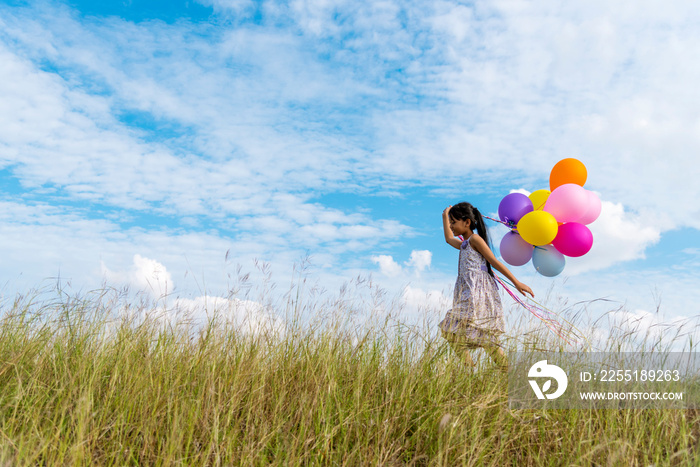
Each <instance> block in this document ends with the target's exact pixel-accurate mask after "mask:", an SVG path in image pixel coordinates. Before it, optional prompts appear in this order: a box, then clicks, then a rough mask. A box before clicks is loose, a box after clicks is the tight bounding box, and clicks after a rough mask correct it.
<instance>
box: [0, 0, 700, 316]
mask: <svg viewBox="0 0 700 467" xmlns="http://www.w3.org/2000/svg"><path fill="white" fill-rule="evenodd" d="M686 3H687V2H674V3H671V4H665V5H659V4H657V2H651V1H648V2H646V1H641V2H640V1H635V2H632V1H628V2H615V4H614V5H609V4H608V3H606V2H602V1H600V2H597V1H596V2H586V3H585V4H578V2H577V4H573V5H572V4H568V3H565V2H539V1H533V2H508V1H488V2H486V1H483V2H481V1H477V2H459V1H398V0H386V1H374V2H363V1H350V0H290V1H279V0H267V1H259V2H255V1H252V0H211V1H208V0H201V1H194V0H193V1H187V2H174V1H173V2H171V1H167V2H166V1H157V2H153V1H149V2H146V1H138V0H133V1H108V2H82V1H73V2H60V1H39V2H32V1H29V2H18V1H10V2H4V3H0V63H2V67H0V180H1V181H2V192H0V203H2V209H0V238H2V242H1V245H0V257H2V261H1V262H0V272H2V277H3V283H4V289H3V294H4V295H5V296H13V294H15V293H17V292H21V291H24V290H27V289H28V288H31V287H36V286H38V285H40V284H42V283H43V282H45V281H46V280H47V279H48V278H52V277H55V276H57V275H59V274H60V275H61V277H63V278H66V279H67V280H70V282H71V284H72V286H73V287H75V288H76V289H79V290H85V289H90V288H92V287H96V286H99V285H100V284H101V283H103V282H104V281H107V282H109V283H119V284H122V283H125V284H127V285H130V286H132V287H134V288H138V287H140V286H145V287H150V288H151V289H152V284H153V283H154V281H155V282H157V281H158V280H164V281H165V282H166V285H167V287H166V288H167V290H168V291H174V293H175V294H176V295H178V296H180V297H188V298H189V299H196V298H197V297H199V296H201V295H202V294H207V295H213V296H226V294H227V292H226V289H227V287H228V281H229V279H228V274H229V273H230V270H231V267H232V266H231V265H232V264H241V265H242V266H243V268H244V269H253V270H254V269H255V268H254V266H253V264H254V261H255V260H260V261H266V262H268V263H269V264H270V267H271V269H272V271H273V272H274V276H275V278H276V279H277V280H279V281H280V282H281V283H284V282H286V281H287V280H288V278H289V277H290V276H291V275H292V271H293V265H294V264H295V263H297V262H298V261H299V260H300V258H303V257H304V256H305V255H307V254H309V255H310V256H311V265H310V267H309V269H308V271H309V274H310V275H311V276H312V277H313V278H314V280H315V281H317V282H318V283H320V284H323V285H324V287H326V288H327V289H329V290H331V291H333V290H338V289H339V288H340V286H341V284H343V282H346V281H348V280H350V279H351V278H353V277H356V276H358V275H365V276H368V275H371V276H372V277H373V279H374V280H375V281H376V282H377V283H378V284H379V285H380V286H382V287H384V288H386V289H387V290H388V291H389V292H390V293H391V294H395V295H397V296H401V297H403V299H404V301H405V302H406V304H407V306H408V308H409V309H411V307H413V308H416V307H419V306H427V305H429V306H432V307H433V309H435V313H436V316H437V315H439V314H440V313H442V311H440V307H444V300H445V299H447V298H449V296H450V292H451V291H450V288H451V286H452V283H453V281H454V274H455V271H456V255H455V253H456V252H455V251H453V250H452V249H451V248H450V247H449V246H447V245H446V244H445V243H444V240H443V239H442V232H441V226H440V213H441V211H442V210H443V209H444V207H445V206H446V205H448V204H454V203H456V202H458V201H462V200H468V201H471V202H472V203H473V204H475V205H477V206H478V207H480V208H481V210H482V211H484V212H490V213H495V212H496V210H497V207H498V203H499V201H500V199H501V198H502V197H503V196H505V195H506V194H508V193H509V192H510V191H511V190H527V191H534V190H536V189H539V188H546V187H547V180H548V175H549V171H550V169H551V167H552V166H553V165H554V164H555V163H556V162H557V161H558V160H560V159H562V158H565V157H577V158H579V159H580V160H582V161H583V162H584V163H585V164H586V166H587V167H588V172H589V178H588V182H587V184H586V188H589V189H591V190H594V191H596V192H597V193H599V195H600V197H601V199H602V200H603V205H604V209H603V214H602V215H601V218H600V219H599V220H598V221H597V222H596V223H595V224H593V226H592V230H593V232H594V235H595V243H594V246H593V249H592V250H591V252H590V253H589V254H588V255H586V256H585V257H583V258H578V259H571V260H570V261H569V263H568V264H567V267H566V269H565V271H564V273H563V274H562V275H561V276H560V277H557V278H556V279H549V278H542V277H540V276H537V275H536V274H535V273H534V271H533V269H532V266H531V265H526V266H523V267H519V268H513V271H514V273H515V274H516V275H517V276H518V277H520V278H521V279H522V280H523V281H524V282H527V283H530V284H531V285H532V286H533V288H534V289H535V292H536V293H537V292H538V290H539V291H542V293H545V292H546V291H548V290H550V289H551V290H554V294H556V295H559V296H562V297H567V298H568V299H570V300H571V301H572V302H576V301H579V300H591V299H595V298H599V297H606V298H609V299H611V300H614V301H615V303H618V304H623V305H624V306H625V309H626V310H627V312H628V313H630V314H632V315H633V316H637V317H640V319H642V320H644V322H645V323H647V324H649V325H651V324H654V323H656V322H658V321H659V320H661V319H664V320H673V319H680V318H690V317H692V316H695V315H698V314H700V306H699V305H698V303H700V292H698V291H697V290H698V289H697V287H696V284H697V282H698V279H700V268H699V267H698V266H699V265H700V248H699V247H698V246H699V245H700V241H699V240H700V235H699V233H698V229H700V221H699V219H700V209H699V208H698V205H697V203H696V202H695V200H697V199H698V197H699V196H700V185H698V183H697V180H698V175H700V169H699V168H698V165H697V163H696V161H697V154H698V151H699V150H700V110H699V109H700V105H698V104H700V102H698V101H700V95H698V94H697V93H694V92H693V89H694V88H695V86H696V83H697V82H700V65H698V64H697V63H696V60H694V57H696V56H697V54H698V52H700V50H698V49H699V48H700V41H699V40H698V39H700V38H699V37H698V36H699V35H700V32H699V31H698V30H697V28H696V27H695V24H697V20H698V19H700V7H698V6H694V5H691V4H686ZM492 233H493V236H494V237H495V240H496V242H495V244H496V246H497V245H498V240H499V239H500V236H502V235H503V233H504V230H503V229H501V228H500V227H499V226H497V225H493V232H492ZM227 252H228V259H227V260H225V257H226V254H227ZM149 268H150V269H149ZM154 268H155V270H157V271H160V272H159V275H158V274H157V275H158V279H153V278H152V276H153V274H154V273H153V271H154ZM149 277H150V278H151V280H148V278H149ZM144 278H146V279H144ZM164 278H165V279H164ZM144 284H145V285H144ZM407 286H408V287H407ZM158 290H160V289H158ZM154 293H155V292H154ZM659 298H660V302H661V304H662V307H661V308H660V310H661V311H662V312H663V316H661V315H657V314H656V309H657V306H656V305H657V303H656V302H657V301H658V300H659ZM605 311H607V310H605V309H602V308H601V309H596V310H594V311H592V312H595V313H604V312H605Z"/></svg>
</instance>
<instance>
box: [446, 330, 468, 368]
mask: <svg viewBox="0 0 700 467" xmlns="http://www.w3.org/2000/svg"><path fill="white" fill-rule="evenodd" d="M442 336H443V337H444V338H445V340H447V342H448V343H449V344H450V347H452V350H454V352H455V354H457V356H458V357H459V358H460V359H461V360H462V361H463V362H464V364H465V365H466V367H467V368H468V369H469V370H471V371H473V370H474V360H473V359H472V355H471V353H469V350H468V349H467V347H466V346H465V345H464V343H463V342H461V339H460V338H459V336H455V335H454V334H451V333H447V332H443V333H442Z"/></svg>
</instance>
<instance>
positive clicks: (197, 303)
mask: <svg viewBox="0 0 700 467" xmlns="http://www.w3.org/2000/svg"><path fill="white" fill-rule="evenodd" d="M161 319H165V320H167V321H169V322H171V323H173V324H180V325H191V324H195V325H199V326H200V327H201V325H202V324H204V323H209V322H212V323H213V324H214V325H215V327H216V328H217V329H220V330H225V329H233V330H235V331H237V332H239V333H243V334H245V335H253V336H261V335H262V336H273V337H278V338H283V337H284V335H285V333H286V325H285V323H284V320H283V319H281V318H279V317H278V316H276V315H275V314H274V312H273V311H272V310H270V309H268V308H266V307H264V306H262V305H261V304H260V303H258V302H255V301H251V300H241V299H238V298H232V299H229V298H225V297H209V296H201V297H197V298H194V299H186V298H178V299H177V300H175V302H174V303H173V304H172V305H171V306H170V307H169V309H168V311H167V312H166V313H164V314H161Z"/></svg>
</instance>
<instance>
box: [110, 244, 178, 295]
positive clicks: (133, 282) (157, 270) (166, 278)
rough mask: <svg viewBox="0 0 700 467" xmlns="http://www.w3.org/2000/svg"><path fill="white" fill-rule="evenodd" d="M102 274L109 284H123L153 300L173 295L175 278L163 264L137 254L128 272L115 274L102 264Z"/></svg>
mask: <svg viewBox="0 0 700 467" xmlns="http://www.w3.org/2000/svg"><path fill="white" fill-rule="evenodd" d="M102 274H103V276H104V277H105V279H106V280H107V282H108V283H115V282H116V283H121V284H123V285H127V286H128V287H129V288H131V289H133V290H135V291H136V292H146V293H148V294H149V295H150V296H151V298H152V299H154V300H160V299H165V298H167V296H168V295H169V294H172V293H173V291H174V289H173V278H172V275H171V274H170V273H169V272H168V270H167V269H166V268H165V266H163V265H162V264H161V263H159V262H158V261H156V260H154V259H150V258H144V257H143V256H141V255H139V254H136V255H134V258H133V264H132V266H131V268H130V269H129V270H128V271H122V272H118V271H117V272H115V271H111V270H109V268H107V266H106V265H105V264H104V262H103V263H102Z"/></svg>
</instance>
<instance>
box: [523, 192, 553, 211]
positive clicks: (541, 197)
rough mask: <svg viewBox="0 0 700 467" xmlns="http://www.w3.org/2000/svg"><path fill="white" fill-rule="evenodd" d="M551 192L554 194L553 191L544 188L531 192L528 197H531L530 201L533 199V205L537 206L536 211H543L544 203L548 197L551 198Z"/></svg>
mask: <svg viewBox="0 0 700 467" xmlns="http://www.w3.org/2000/svg"><path fill="white" fill-rule="evenodd" d="M550 194H552V192H551V191H549V190H544V189H543V190H537V191H533V192H532V193H530V196H529V197H528V198H530V201H532V206H533V207H534V208H535V211H541V210H542V209H544V203H546V202H547V198H549V195H550Z"/></svg>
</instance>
